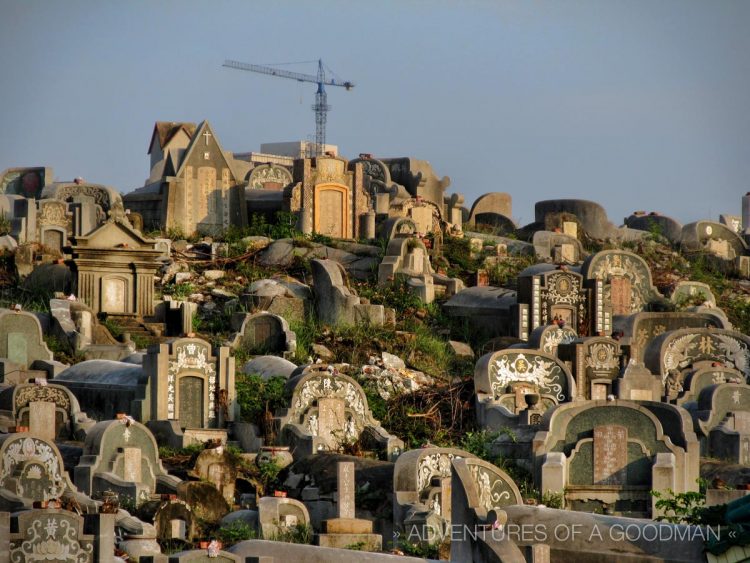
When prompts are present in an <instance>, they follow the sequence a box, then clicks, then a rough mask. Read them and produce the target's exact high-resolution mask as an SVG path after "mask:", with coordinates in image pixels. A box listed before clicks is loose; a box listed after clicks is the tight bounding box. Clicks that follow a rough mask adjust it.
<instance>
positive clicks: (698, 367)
mask: <svg viewBox="0 0 750 563" xmlns="http://www.w3.org/2000/svg"><path fill="white" fill-rule="evenodd" d="M722 383H737V384H743V383H746V381H745V376H744V375H743V373H742V372H741V371H739V370H738V369H736V368H730V367H728V366H726V365H724V364H723V363H721V362H711V361H699V362H695V363H694V364H693V365H692V366H691V369H690V370H688V372H687V374H686V375H685V378H684V381H682V382H681V384H680V387H679V389H678V390H677V398H676V399H674V400H673V402H674V403H675V404H676V405H680V406H683V407H685V408H687V409H692V406H691V405H690V403H694V402H696V401H697V400H698V396H699V395H700V393H701V391H703V389H705V388H706V387H710V386H711V385H720V384H722Z"/></svg>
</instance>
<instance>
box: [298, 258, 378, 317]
mask: <svg viewBox="0 0 750 563" xmlns="http://www.w3.org/2000/svg"><path fill="white" fill-rule="evenodd" d="M311 264H312V270H313V290H314V293H315V305H316V311H317V315H318V320H319V321H320V322H322V323H324V324H329V325H355V324H358V323H361V322H370V323H372V324H374V325H382V324H383V323H384V322H385V310H384V307H383V306H382V305H370V304H365V303H362V301H361V299H360V298H359V297H358V296H357V295H356V293H354V292H353V291H352V290H351V289H350V288H349V284H348V280H347V275H346V271H345V270H344V267H343V266H342V265H341V264H339V263H338V262H334V261H333V260H319V259H317V258H316V259H314V260H312V261H311Z"/></svg>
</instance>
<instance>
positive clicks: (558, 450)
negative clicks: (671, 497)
mask: <svg viewBox="0 0 750 563" xmlns="http://www.w3.org/2000/svg"><path fill="white" fill-rule="evenodd" d="M533 447H534V465H535V475H534V479H535V484H536V486H537V487H538V488H539V490H541V491H545V492H546V491H552V492H560V493H563V494H564V504H565V505H566V506H567V508H569V509H573V510H580V511H584V512H604V513H609V514H620V515H623V516H635V517H648V516H649V515H651V516H653V515H655V510H654V508H653V503H654V502H655V499H653V498H652V497H651V495H650V494H649V491H650V490H664V489H667V488H668V489H671V490H673V491H674V492H675V493H682V492H687V491H693V490H696V487H697V484H696V479H697V478H698V459H699V458H698V455H699V451H698V450H699V447H698V442H697V438H696V436H695V433H694V432H693V430H692V421H691V420H690V416H689V415H688V414H687V412H686V411H684V410H683V409H680V408H679V407H675V406H672V405H666V404H663V403H656V402H642V403H633V402H630V401H620V400H618V401H591V402H586V403H581V402H575V403H568V404H564V405H559V406H557V407H556V408H555V409H554V410H553V411H552V412H551V413H550V415H548V416H546V417H545V418H544V420H543V423H542V429H541V430H540V431H539V432H538V433H537V435H536V437H535V438H534V446H533Z"/></svg>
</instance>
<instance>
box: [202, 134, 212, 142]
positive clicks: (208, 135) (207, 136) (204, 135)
mask: <svg viewBox="0 0 750 563" xmlns="http://www.w3.org/2000/svg"><path fill="white" fill-rule="evenodd" d="M210 136H211V133H209V132H208V131H204V132H203V137H205V139H206V145H208V138H209V137H210Z"/></svg>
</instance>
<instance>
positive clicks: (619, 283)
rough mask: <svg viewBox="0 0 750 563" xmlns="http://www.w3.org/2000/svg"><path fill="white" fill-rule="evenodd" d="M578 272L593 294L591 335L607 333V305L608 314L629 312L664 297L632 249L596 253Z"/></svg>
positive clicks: (641, 260)
mask: <svg viewBox="0 0 750 563" xmlns="http://www.w3.org/2000/svg"><path fill="white" fill-rule="evenodd" d="M581 273H582V274H583V277H584V279H585V280H586V281H585V282H584V284H585V285H586V287H588V288H590V289H591V290H592V291H593V293H594V295H593V299H594V308H593V311H592V319H593V327H592V332H593V334H599V333H602V332H603V333H604V334H609V333H610V332H611V321H610V308H611V315H615V316H616V315H631V314H633V313H638V312H640V311H644V310H645V308H646V307H647V306H648V305H649V304H650V303H652V302H655V301H663V299H664V298H663V296H662V295H661V294H660V293H659V291H658V290H657V289H656V287H654V284H653V282H652V281H651V270H649V267H648V264H646V261H645V260H643V258H641V257H640V256H638V255H637V254H634V253H632V252H627V251H625V250H603V251H601V252H597V253H596V254H594V255H592V256H589V257H588V258H587V259H586V260H585V261H584V263H583V267H582V270H581Z"/></svg>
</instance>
